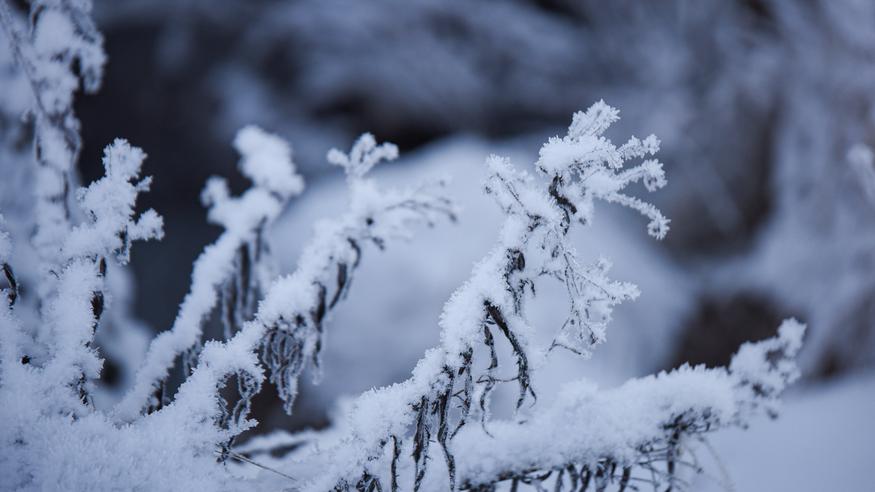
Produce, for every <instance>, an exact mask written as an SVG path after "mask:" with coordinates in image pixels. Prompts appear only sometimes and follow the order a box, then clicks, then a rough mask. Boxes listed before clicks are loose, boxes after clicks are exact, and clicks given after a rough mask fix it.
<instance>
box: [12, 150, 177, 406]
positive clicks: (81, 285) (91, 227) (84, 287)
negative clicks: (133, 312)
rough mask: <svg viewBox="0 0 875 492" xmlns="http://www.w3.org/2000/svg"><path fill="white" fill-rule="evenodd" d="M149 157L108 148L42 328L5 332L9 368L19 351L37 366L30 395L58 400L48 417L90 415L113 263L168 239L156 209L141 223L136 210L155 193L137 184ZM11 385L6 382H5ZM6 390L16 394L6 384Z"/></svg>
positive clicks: (80, 194) (69, 239)
mask: <svg viewBox="0 0 875 492" xmlns="http://www.w3.org/2000/svg"><path fill="white" fill-rule="evenodd" d="M144 158H145V154H143V152H142V151H141V150H140V149H137V148H135V147H131V146H130V145H129V144H128V143H127V142H125V141H123V140H116V141H115V142H114V143H113V144H112V145H110V146H108V147H107V148H106V150H105V151H104V157H103V165H104V169H105V175H104V177H102V178H101V179H99V180H97V181H95V182H93V183H92V184H91V185H89V186H88V187H87V188H81V189H79V190H78V191H77V193H76V199H77V202H78V204H79V206H80V207H81V209H82V210H83V211H84V212H85V214H86V220H85V221H84V222H82V223H81V224H79V225H77V226H75V227H73V228H72V229H71V230H70V231H69V234H68V235H67V236H66V240H65V242H64V243H63V245H62V246H61V247H60V248H59V252H58V257H59V258H60V266H59V269H58V270H57V271H56V272H55V275H56V276H57V282H56V286H57V287H56V290H55V291H54V292H53V293H52V294H51V295H50V296H47V297H43V298H42V299H41V300H42V303H43V309H42V312H43V316H42V318H43V319H42V326H41V327H40V328H41V329H40V330H33V329H29V330H28V329H25V328H24V327H23V326H22V325H21V323H20V322H17V321H14V319H13V318H10V319H9V320H8V321H9V323H10V326H9V327H4V329H5V330H8V331H11V332H13V333H14V335H13V338H11V339H9V340H8V342H7V345H6V346H5V347H4V350H5V351H7V354H6V356H5V360H4V363H6V364H10V363H11V362H10V359H9V358H8V357H10V356H11V354H13V353H14V354H15V355H14V356H12V359H11V360H14V361H18V362H19V363H20V364H21V365H22V366H29V367H33V368H34V369H33V370H32V371H27V372H26V374H27V376H22V377H25V379H27V381H28V383H29V384H28V385H27V387H28V391H30V392H34V394H51V395H53V397H52V398H51V399H49V400H47V401H46V402H45V403H44V404H43V405H42V409H43V410H42V411H43V412H48V413H58V414H71V415H82V414H84V412H86V409H87V407H88V406H89V405H90V399H89V394H90V386H91V385H92V381H93V380H95V379H96V378H97V377H98V376H99V372H100V368H101V364H102V363H101V360H100V357H99V355H98V354H97V352H96V351H95V350H94V348H93V347H92V344H93V339H94V332H95V330H96V329H97V324H98V321H99V320H100V317H101V315H102V313H103V310H104V304H105V299H106V295H105V291H106V286H105V274H106V263H107V260H108V259H110V260H111V259H115V260H116V261H118V262H119V263H125V262H126V261H127V259H128V252H129V249H130V244H131V242H132V241H136V240H148V239H154V238H160V237H161V235H162V222H161V218H160V217H159V216H158V215H157V214H156V213H155V212H154V211H153V210H148V211H146V212H144V213H143V214H141V215H139V217H138V216H137V214H136V213H135V212H134V206H135V204H136V200H137V196H138V195H139V193H140V192H143V191H146V190H148V187H149V178H145V179H142V180H140V179H139V174H140V167H141V165H142V162H143V159H144ZM3 249H7V250H8V249H9V248H8V247H6V248H3ZM7 253H8V252H7ZM10 261H11V260H10ZM3 264H4V265H5V267H4V271H6V272H8V274H9V279H10V280H9V281H10V283H11V284H14V283H15V282H14V277H13V276H12V275H11V268H9V269H8V265H9V263H8V262H7V260H6V259H4V260H3ZM13 288H14V286H13ZM11 304H12V303H11V302H10V307H13V306H11ZM11 315H12V310H10V316H11ZM21 315H23V316H27V315H28V313H26V312H22V313H21ZM24 319H27V318H24ZM12 364H14V363H12ZM9 370H12V371H17V368H16V369H9ZM10 380H11V378H4V383H8V382H9V381H10ZM3 390H5V391H10V390H11V388H9V386H8V385H4V388H3ZM8 396H9V397H12V394H10V395H8Z"/></svg>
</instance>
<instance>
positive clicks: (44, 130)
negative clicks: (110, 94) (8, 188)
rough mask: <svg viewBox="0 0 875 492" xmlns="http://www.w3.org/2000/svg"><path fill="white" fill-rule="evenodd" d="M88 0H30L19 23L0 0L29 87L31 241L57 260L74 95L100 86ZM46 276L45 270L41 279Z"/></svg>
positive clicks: (0, 16)
mask: <svg viewBox="0 0 875 492" xmlns="http://www.w3.org/2000/svg"><path fill="white" fill-rule="evenodd" d="M90 11H91V2H90V1H88V0H35V1H32V2H30V12H29V15H28V16H27V22H26V25H22V24H25V23H24V22H23V21H22V20H21V19H20V18H19V17H18V16H17V15H16V12H15V10H14V9H13V8H11V7H10V4H9V3H8V1H7V0H2V1H0V24H2V26H3V29H4V31H5V32H6V34H7V36H8V38H9V42H10V45H11V47H12V51H13V53H14V55H15V58H16V61H17V62H18V65H19V67H20V68H21V69H22V71H23V73H24V75H25V78H26V79H27V80H28V82H29V85H30V87H31V90H32V94H33V102H32V104H31V114H32V116H33V121H34V129H35V132H34V133H35V135H34V149H35V160H36V163H37V167H36V172H35V178H36V189H35V191H36V193H35V195H36V198H37V202H36V223H37V229H36V233H35V237H34V244H35V246H36V247H37V249H38V252H39V254H40V257H41V259H42V260H43V261H44V262H47V263H48V265H47V269H50V268H51V266H50V265H54V264H56V263H57V262H58V261H59V259H58V258H57V257H56V254H57V251H58V246H59V245H60V244H61V243H63V241H64V238H65V237H66V235H67V233H68V232H69V230H70V228H71V227H72V225H71V224H72V222H71V218H72V215H73V214H74V211H72V210H71V204H70V201H69V192H70V190H71V189H73V188H74V187H75V183H76V182H75V165H76V161H77V160H78V158H79V151H80V149H81V146H82V143H81V138H80V136H79V120H78V119H76V115H75V114H74V113H73V95H74V93H75V92H76V90H78V89H79V88H80V81H81V85H82V88H83V89H84V90H85V91H86V92H95V91H96V90H97V89H98V88H99V87H100V79H101V76H102V73H103V65H104V63H105V62H106V55H105V53H104V52H103V38H102V36H101V35H100V33H99V32H98V31H97V30H96V28H95V26H94V23H93V21H92V20H91V17H90ZM48 279H50V277H47V281H48Z"/></svg>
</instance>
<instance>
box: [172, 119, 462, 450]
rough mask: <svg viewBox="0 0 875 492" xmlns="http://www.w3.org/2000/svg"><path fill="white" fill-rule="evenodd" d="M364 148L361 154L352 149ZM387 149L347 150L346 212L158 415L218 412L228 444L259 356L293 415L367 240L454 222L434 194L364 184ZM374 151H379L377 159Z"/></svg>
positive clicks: (254, 385)
mask: <svg viewBox="0 0 875 492" xmlns="http://www.w3.org/2000/svg"><path fill="white" fill-rule="evenodd" d="M363 146H365V147H366V150H364V151H360V152H357V149H361V148H362V147H363ZM387 148H394V146H391V147H389V146H388V145H387V144H384V145H383V146H381V147H375V146H374V145H373V137H371V136H370V135H365V136H363V137H362V138H361V139H359V141H358V142H357V143H356V144H355V145H354V146H353V151H352V152H350V154H349V156H345V158H346V159H347V160H346V161H345V162H346V163H347V165H346V166H344V167H345V168H346V172H347V177H348V178H349V187H350V207H349V210H348V211H347V213H346V214H345V215H344V216H342V217H340V218H338V219H336V220H330V221H324V222H322V223H320V224H318V225H317V228H316V233H315V236H314V238H313V240H312V241H311V242H310V243H309V244H308V246H307V247H306V248H305V250H304V252H303V253H302V256H301V259H300V261H299V264H298V268H297V269H296V271H295V272H294V273H292V274H290V275H287V276H284V277H281V278H280V279H278V280H276V281H275V282H274V283H273V284H272V285H271V286H270V288H269V289H268V291H267V294H266V296H265V298H264V299H263V300H262V301H261V303H260V304H259V308H258V312H257V313H256V314H255V316H254V319H252V320H251V321H248V322H246V323H244V324H243V326H242V328H241V329H240V331H239V332H237V333H236V334H235V335H234V336H233V337H232V338H231V339H230V340H228V341H226V342H208V343H207V344H206V345H205V347H204V349H203V351H202V352H201V354H200V357H199V358H198V365H197V368H196V369H195V370H194V372H193V373H192V375H191V376H190V377H189V378H188V380H186V382H185V383H184V384H183V385H182V386H181V387H180V389H179V393H178V395H177V397H176V399H175V400H174V402H173V403H172V404H170V405H169V406H168V407H167V408H166V410H164V411H163V412H167V413H181V414H182V415H185V418H186V419H192V418H193V419H195V420H198V419H206V418H214V417H215V416H216V415H219V414H221V415H223V417H222V419H220V420H222V421H221V422H220V427H224V428H225V430H224V432H225V434H224V435H225V437H227V438H228V440H229V441H230V439H231V438H233V436H235V435H236V434H239V433H240V432H242V431H244V430H246V429H247V428H249V427H250V426H251V425H253V422H251V421H249V420H247V419H246V415H247V413H248V405H249V400H251V398H252V396H254V395H255V394H256V393H257V392H258V391H259V390H260V387H261V382H262V379H263V373H262V368H261V365H260V364H259V360H258V353H259V351H260V352H261V357H262V359H263V360H264V361H265V363H266V364H267V366H268V369H269V372H270V380H271V382H273V383H274V384H275V385H276V386H277V390H278V392H279V394H280V397H281V398H282V399H283V401H284V407H285V409H286V411H287V412H291V408H292V404H293V403H294V399H295V396H296V394H297V384H298V377H299V376H300V374H301V372H302V371H303V370H304V368H305V367H306V366H307V364H308V362H312V364H313V366H314V369H315V370H316V371H318V369H319V355H320V350H321V346H322V336H323V324H324V321H325V318H326V315H327V314H328V313H329V312H330V310H331V309H333V308H334V306H335V305H336V304H337V302H338V301H339V300H340V299H341V298H343V296H345V294H346V292H347V291H348V289H349V286H350V282H351V280H352V275H353V272H354V271H355V268H356V267H357V266H358V264H359V261H360V260H361V254H362V247H363V246H364V245H365V244H366V243H373V244H374V245H376V246H377V247H379V248H381V249H382V248H383V247H384V246H385V245H386V243H387V242H388V241H389V240H392V239H397V238H406V237H408V236H409V228H410V227H411V226H413V225H417V224H428V225H431V224H433V223H434V221H435V220H437V219H439V218H441V217H447V216H449V217H450V218H452V217H454V213H455V212H454V209H453V207H452V205H451V203H450V202H449V201H448V200H447V199H446V198H444V197H443V196H441V195H439V194H433V193H431V192H429V191H428V190H426V189H422V188H420V189H413V190H400V191H399V190H382V189H379V188H377V186H376V184H375V183H374V182H373V181H372V180H369V179H364V177H363V176H364V174H365V172H366V171H367V169H365V167H367V168H368V169H369V168H370V167H371V166H373V164H374V163H375V162H376V161H378V160H380V159H383V158H385V157H386V155H387V154H385V149H387ZM395 152H396V151H394V150H393V151H392V154H391V156H392V157H394V155H395ZM378 153H384V154H383V155H382V156H380V157H379V158H376V159H375V158H374V156H375V155H376V154H378ZM330 155H331V156H332V157H331V160H332V161H333V162H337V161H338V156H339V155H340V154H339V153H338V151H332V153H331V154H330ZM232 376H236V377H237V382H238V385H239V386H238V388H239V391H240V396H241V398H240V400H239V401H238V402H237V404H236V405H235V408H234V409H233V410H228V409H225V408H223V407H224V405H225V403H224V402H223V400H222V399H221V397H220V396H219V390H220V389H221V388H222V387H223V386H224V384H225V382H226V381H227V380H228V378H230V377H232ZM205 395H206V396H205ZM209 395H211V396H209ZM213 444H219V443H213Z"/></svg>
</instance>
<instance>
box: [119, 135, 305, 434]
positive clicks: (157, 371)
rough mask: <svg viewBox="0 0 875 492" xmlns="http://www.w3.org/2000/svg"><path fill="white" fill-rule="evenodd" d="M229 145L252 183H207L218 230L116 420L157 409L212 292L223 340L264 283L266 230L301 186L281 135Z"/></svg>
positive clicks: (196, 339)
mask: <svg viewBox="0 0 875 492" xmlns="http://www.w3.org/2000/svg"><path fill="white" fill-rule="evenodd" d="M234 146H235V147H236V149H237V151H238V152H240V154H241V156H242V159H241V161H240V170H241V172H242V173H243V174H244V175H245V176H246V177H247V178H249V179H250V180H251V181H252V182H253V186H252V187H251V188H249V189H248V190H246V191H245V192H244V193H243V194H242V195H241V196H240V197H237V198H234V197H231V196H230V194H229V191H228V186H227V183H226V182H225V180H223V179H221V178H215V177H214V178H211V179H210V181H209V182H208V183H207V186H206V188H205V189H204V192H203V202H204V204H205V205H206V206H208V207H210V209H209V216H208V218H209V220H210V222H213V223H215V224H217V225H221V226H222V227H224V229H225V231H224V232H223V233H222V235H221V236H220V237H219V238H218V239H217V240H216V242H214V243H213V244H211V245H209V246H207V247H206V248H205V249H204V252H203V253H201V255H200V257H198V259H197V260H196V261H195V263H194V272H193V273H192V283H191V289H190V291H189V293H188V295H186V297H185V299H184V300H183V302H182V305H181V306H180V308H179V313H178V314H177V316H176V320H175V321H174V323H173V326H172V327H171V328H170V330H168V331H165V332H163V333H161V334H159V335H158V336H157V337H155V339H154V340H152V343H151V344H150V346H149V349H148V352H147V353H146V359H145V360H144V361H143V364H142V366H141V368H140V369H139V370H138V372H137V375H136V381H135V383H134V386H133V388H131V389H130V390H129V391H128V393H127V395H125V397H124V399H123V400H122V401H121V402H119V404H118V405H117V406H116V418H117V419H119V420H121V421H130V420H132V419H134V418H136V417H137V416H138V415H139V414H140V412H141V411H142V410H143V409H144V408H145V407H146V406H147V405H148V406H150V407H152V408H157V407H159V406H160V405H161V404H162V401H161V400H162V398H161V397H160V396H159V397H157V398H156V400H157V401H150V398H151V397H152V396H153V395H154V393H155V392H156V390H159V389H160V388H161V387H162V382H163V381H164V379H165V378H166V377H167V376H168V374H169V372H170V370H171V369H172V367H173V365H174V364H175V362H176V359H177V357H178V356H179V355H180V354H182V353H184V352H185V351H187V350H191V349H192V348H193V347H195V346H196V345H198V344H199V343H200V340H201V336H202V325H203V323H204V321H205V320H206V318H207V317H208V316H209V314H210V313H211V312H212V311H213V310H214V308H215V306H216V304H217V302H218V301H219V297H220V296H219V289H222V288H223V286H224V289H223V291H224V293H225V295H224V297H225V302H224V303H223V304H224V305H223V307H224V314H225V316H223V321H225V324H226V337H228V338H230V336H231V331H232V330H237V329H239V328H240V327H241V326H242V325H243V321H244V320H245V319H249V318H251V316H252V315H253V314H254V306H255V301H256V300H257V297H258V296H259V295H260V290H261V289H262V287H263V286H264V285H265V284H266V283H267V281H268V279H266V278H265V277H266V275H267V273H266V272H260V271H259V269H261V268H263V265H264V258H263V257H264V256H265V255H266V254H267V251H266V245H265V242H264V232H265V228H266V227H268V226H269V225H270V224H271V223H272V222H273V221H274V219H276V217H277V216H278V215H279V213H280V212H281V211H282V210H283V208H284V207H285V205H286V203H287V202H288V200H289V199H290V198H291V197H292V196H294V195H297V194H299V193H300V192H301V191H302V190H303V187H304V183H303V180H302V179H301V178H300V176H299V175H298V174H296V171H295V165H294V163H293V162H292V150H291V147H289V145H288V143H286V142H285V141H284V140H282V139H281V138H279V137H277V136H274V135H270V134H268V133H265V132H264V131H262V130H260V129H258V128H256V127H246V128H244V129H242V130H240V132H238V134H237V137H236V139H235V140H234ZM162 393H163V392H162Z"/></svg>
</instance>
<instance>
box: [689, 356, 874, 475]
mask: <svg viewBox="0 0 875 492" xmlns="http://www.w3.org/2000/svg"><path fill="white" fill-rule="evenodd" d="M873 416H875V373H869V374H865V375H860V376H856V377H851V378H849V379H847V380H844V381H838V382H834V383H830V384H824V385H811V386H804V387H801V388H799V389H797V390H796V391H793V392H791V393H790V394H788V395H787V396H786V397H785V403H784V407H783V410H782V411H781V415H780V416H779V417H778V419H776V420H773V421H766V420H762V421H759V422H755V423H754V424H753V426H752V427H751V428H750V429H749V430H747V431H744V430H741V429H728V430H724V431H721V432H719V433H717V434H715V435H714V436H713V437H712V438H711V440H710V441H711V445H712V447H713V448H714V450H715V451H716V453H717V454H718V456H719V457H720V460H721V462H722V464H723V467H724V469H725V471H726V473H727V474H728V475H729V477H730V480H731V482H730V483H731V484H732V485H733V488H732V489H731V490H736V491H745V492H748V491H749V492H757V491H764V492H765V491H769V492H773V491H779V490H792V491H795V492H822V491H826V490H872V482H873V478H872V471H873V470H872V466H873V463H875V430H873V427H872V418H873ZM700 457H701V458H702V459H703V461H704V462H707V463H708V465H707V470H708V473H707V475H702V476H699V477H698V478H697V480H696V481H695V482H694V483H693V487H692V490H703V491H713V492H717V491H721V490H726V487H724V486H723V485H722V484H721V483H720V480H721V479H720V472H719V471H718V470H719V466H716V465H715V464H714V462H713V460H711V459H710V458H709V457H708V456H706V455H705V454H704V453H702V456H700Z"/></svg>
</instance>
